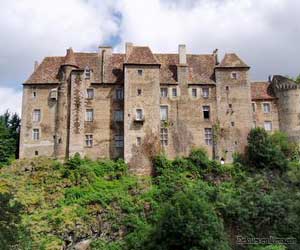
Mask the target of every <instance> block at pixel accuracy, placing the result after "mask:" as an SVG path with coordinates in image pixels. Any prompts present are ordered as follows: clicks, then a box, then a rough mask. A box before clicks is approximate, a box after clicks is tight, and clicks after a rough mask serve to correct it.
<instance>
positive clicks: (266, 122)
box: [264, 121, 272, 131]
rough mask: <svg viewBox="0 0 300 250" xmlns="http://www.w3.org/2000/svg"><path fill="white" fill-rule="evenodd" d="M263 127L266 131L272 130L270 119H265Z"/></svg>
mask: <svg viewBox="0 0 300 250" xmlns="http://www.w3.org/2000/svg"><path fill="white" fill-rule="evenodd" d="M264 127H265V130H266V131H272V122H271V121H265V123H264Z"/></svg>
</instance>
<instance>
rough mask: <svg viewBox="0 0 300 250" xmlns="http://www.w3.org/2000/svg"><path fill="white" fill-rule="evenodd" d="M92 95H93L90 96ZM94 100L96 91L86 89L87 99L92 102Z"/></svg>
mask: <svg viewBox="0 0 300 250" xmlns="http://www.w3.org/2000/svg"><path fill="white" fill-rule="evenodd" d="M90 93H92V94H91V95H90ZM94 98H95V90H94V88H87V89H86V99H88V100H92V99H94Z"/></svg>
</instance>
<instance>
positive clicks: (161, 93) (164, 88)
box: [160, 87, 169, 98]
mask: <svg viewBox="0 0 300 250" xmlns="http://www.w3.org/2000/svg"><path fill="white" fill-rule="evenodd" d="M163 90H164V91H163ZM163 93H165V94H166V95H164V94H163ZM168 96H169V93H168V87H160V97H161V98H168Z"/></svg>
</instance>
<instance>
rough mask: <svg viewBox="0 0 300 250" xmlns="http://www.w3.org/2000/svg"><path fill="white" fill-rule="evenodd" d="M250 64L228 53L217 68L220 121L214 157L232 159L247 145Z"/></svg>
mask: <svg viewBox="0 0 300 250" xmlns="http://www.w3.org/2000/svg"><path fill="white" fill-rule="evenodd" d="M248 71H249V66H248V65H246V64H245V63H244V62H243V61H242V60H241V59H240V58H239V57H238V56H237V55H236V54H226V55H225V57H224V59H223V60H222V62H221V63H220V64H219V65H217V66H216V68H215V78H216V85H217V120H218V124H216V127H217V128H215V131H214V133H215V140H216V142H215V143H216V145H215V146H216V149H215V157H216V158H217V159H222V158H223V159H224V160H225V161H227V162H230V161H232V159H233V154H234V153H235V152H241V153H242V151H243V150H244V148H245V146H246V145H247V136H248V133H249V131H250V130H251V127H252V111H251V91H250V81H249V77H248Z"/></svg>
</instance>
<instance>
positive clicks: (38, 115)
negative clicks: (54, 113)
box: [32, 109, 42, 122]
mask: <svg viewBox="0 0 300 250" xmlns="http://www.w3.org/2000/svg"><path fill="white" fill-rule="evenodd" d="M37 113H38V114H37ZM36 118H38V119H36ZM41 120H42V111H41V109H33V111H32V121H33V122H41Z"/></svg>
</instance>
